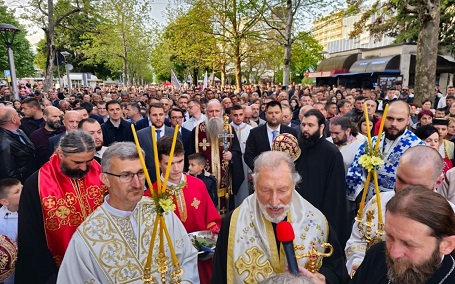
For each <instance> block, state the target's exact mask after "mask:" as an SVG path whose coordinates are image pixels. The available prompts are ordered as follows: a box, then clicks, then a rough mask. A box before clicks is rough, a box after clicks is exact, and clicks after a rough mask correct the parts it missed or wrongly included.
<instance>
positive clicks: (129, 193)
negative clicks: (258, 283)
mask: <svg viewBox="0 0 455 284" xmlns="http://www.w3.org/2000/svg"><path fill="white" fill-rule="evenodd" d="M101 165H102V169H103V173H102V174H101V180H102V181H103V183H104V184H106V186H107V187H108V192H109V194H108V195H107V196H106V197H105V198H104V203H103V204H102V205H101V206H100V207H98V208H97V209H96V210H95V211H94V212H93V214H92V215H90V216H89V217H88V218H87V219H86V220H85V221H84V222H83V223H82V224H81V225H80V226H79V227H78V229H77V231H76V232H75V233H74V235H73V237H72V238H71V241H70V243H69V245H68V249H67V252H66V254H65V258H64V259H63V263H62V266H61V268H60V271H59V274H58V279H57V283H61V284H68V283H112V284H114V283H138V284H139V283H144V282H145V281H144V277H145V276H146V269H145V267H144V266H145V264H146V260H147V256H148V254H149V249H150V245H151V240H152V232H153V227H154V222H155V219H156V218H157V214H158V213H157V207H156V206H155V202H154V201H153V200H152V199H150V198H148V197H143V193H144V184H145V172H144V169H143V168H142V165H141V161H140V158H139V153H138V151H137V148H136V146H135V145H134V144H133V143H131V142H117V143H114V144H111V145H110V146H109V148H108V149H107V150H106V152H104V155H103V159H102V161H101ZM161 209H164V207H161ZM163 216H164V221H165V223H166V226H167V229H168V231H169V235H170V240H171V242H172V244H173V248H174V250H175V256H176V257H177V259H178V261H179V264H180V267H181V268H182V269H183V274H182V275H181V276H180V278H181V280H182V283H185V282H188V283H199V277H198V273H197V266H196V262H197V252H196V249H195V248H194V247H193V246H192V244H191V240H190V239H189V237H188V235H187V233H186V231H185V228H184V227H183V225H182V223H181V222H180V221H179V220H178V218H177V216H175V214H174V213H172V212H169V213H164V214H163ZM157 235H158V234H157ZM156 238H159V236H156ZM164 239H165V240H166V238H164ZM160 243H161V242H160V241H155V242H154V243H153V252H154V253H153V255H152V261H151V276H152V278H154V279H155V280H161V279H162V277H164V278H165V279H166V280H168V281H169V283H170V282H171V281H170V280H171V279H173V280H175V279H174V277H173V276H172V273H174V272H176V270H175V266H174V265H173V262H172V261H171V259H172V257H173V254H172V253H171V248H170V246H169V243H168V242H163V246H164V255H165V256H166V257H167V258H165V259H164V260H160V261H163V262H162V263H159V262H158V261H157V256H158V251H159V246H160ZM163 265H164V266H167V269H165V270H164V272H163V274H161V273H159V272H158V269H162V268H163ZM151 281H152V282H151V283H154V282H153V280H151ZM31 283H33V282H31Z"/></svg>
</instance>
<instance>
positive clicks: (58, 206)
mask: <svg viewBox="0 0 455 284" xmlns="http://www.w3.org/2000/svg"><path fill="white" fill-rule="evenodd" d="M94 154H95V142H94V141H93V139H92V137H91V136H90V135H89V134H87V133H85V132H82V131H73V132H70V133H68V134H66V135H65V136H64V137H63V138H62V139H61V140H60V144H59V146H58V148H57V150H56V155H53V156H52V157H51V158H50V160H49V162H47V163H46V164H44V165H43V166H42V167H41V169H39V171H36V172H35V173H34V174H33V175H32V176H31V177H30V178H29V179H28V180H27V182H26V183H25V184H24V188H23V191H22V195H21V200H20V203H19V207H20V208H21V209H20V212H19V224H18V246H19V247H21V248H22V249H21V250H20V251H19V256H18V262H17V265H16V283H24V284H25V283H54V282H55V279H56V277H57V272H58V268H59V267H60V264H61V262H62V259H63V255H64V254H65V251H66V248H67V246H68V243H69V241H70V239H71V236H72V235H73V233H74V232H75V231H76V228H77V227H78V226H79V225H80V224H81V223H82V221H84V219H85V218H86V217H87V216H88V215H90V214H91V213H92V212H93V211H94V210H95V208H96V207H98V206H99V205H100V204H101V203H102V198H103V196H104V193H105V186H104V185H103V183H102V182H101V180H100V177H99V176H100V173H101V168H100V165H99V164H98V163H96V162H93V156H94Z"/></svg>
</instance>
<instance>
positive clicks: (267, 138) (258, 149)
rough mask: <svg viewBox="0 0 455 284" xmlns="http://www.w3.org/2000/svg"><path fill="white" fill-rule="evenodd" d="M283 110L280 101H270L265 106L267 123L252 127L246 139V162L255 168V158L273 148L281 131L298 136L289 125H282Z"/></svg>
mask: <svg viewBox="0 0 455 284" xmlns="http://www.w3.org/2000/svg"><path fill="white" fill-rule="evenodd" d="M282 117H283V112H282V108H281V104H280V103H279V102H278V101H270V102H268V103H267V105H266V108H265V118H266V121H267V123H266V124H263V125H259V126H258V127H255V128H253V129H251V131H250V135H249V136H248V139H247V140H246V146H245V154H244V155H243V159H244V160H245V163H246V164H247V165H248V167H250V169H251V170H254V159H255V158H256V157H257V156H259V154H261V153H262V152H265V151H270V150H271V149H272V147H271V145H272V141H273V139H274V138H275V137H276V136H278V135H279V134H281V133H291V134H292V135H294V136H295V137H296V138H297V131H296V130H295V129H293V128H291V127H289V126H286V125H281V121H282Z"/></svg>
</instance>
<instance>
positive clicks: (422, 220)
mask: <svg viewBox="0 0 455 284" xmlns="http://www.w3.org/2000/svg"><path fill="white" fill-rule="evenodd" d="M386 210H387V211H386V213H385V217H386V219H385V232H386V240H385V242H381V243H379V244H376V245H375V246H373V247H372V248H371V249H370V250H369V251H368V252H367V255H366V257H365V260H364V262H363V263H362V265H361V266H360V268H359V270H358V271H357V273H356V274H355V276H354V278H353V279H352V281H351V283H352V284H357V283H359V284H360V283H361V284H364V283H378V284H388V283H393V284H397V283H455V273H453V270H454V267H455V260H454V258H453V256H451V253H452V252H453V250H454V249H455V214H454V211H453V209H452V208H451V206H450V205H449V203H448V202H447V200H445V199H444V197H442V196H441V195H439V194H437V193H435V192H433V191H431V190H428V189H427V188H425V187H422V186H413V187H410V188H406V189H404V190H402V191H400V192H397V194H395V196H394V197H393V198H392V199H391V200H390V201H389V202H388V203H387V206H386Z"/></svg>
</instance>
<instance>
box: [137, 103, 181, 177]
mask: <svg viewBox="0 0 455 284" xmlns="http://www.w3.org/2000/svg"><path fill="white" fill-rule="evenodd" d="M179 115H180V114H179ZM165 118H166V116H165V114H164V106H163V104H162V103H153V104H151V105H150V108H149V119H150V122H151V123H152V125H153V126H154V127H155V131H156V133H155V137H156V139H157V140H158V139H160V138H161V137H163V136H164V135H169V136H173V135H174V128H172V127H168V126H166V125H164V120H165ZM177 137H178V138H179V139H181V135H180V133H179V134H178V136H177ZM137 138H138V139H139V143H140V144H141V147H142V149H144V151H145V164H146V166H147V169H148V171H149V175H150V179H151V180H152V182H155V181H156V180H157V178H158V177H157V176H156V170H155V158H154V151H153V144H154V143H156V141H153V142H152V127H151V126H148V127H146V128H143V129H141V130H139V131H138V132H137ZM158 167H159V165H158Z"/></svg>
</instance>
